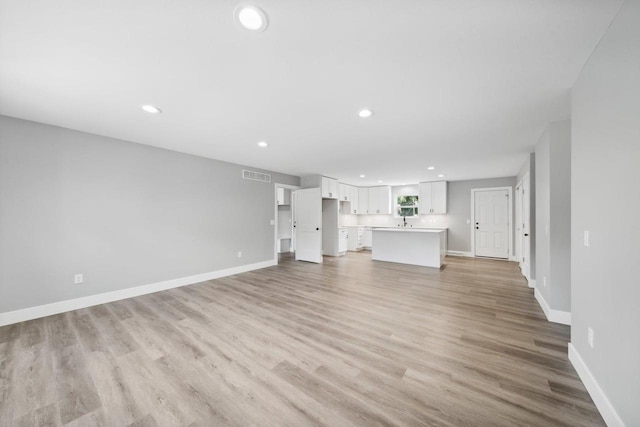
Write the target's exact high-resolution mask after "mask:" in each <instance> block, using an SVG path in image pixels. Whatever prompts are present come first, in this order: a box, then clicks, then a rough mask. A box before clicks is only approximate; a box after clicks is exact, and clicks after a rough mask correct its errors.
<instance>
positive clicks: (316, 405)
mask: <svg viewBox="0 0 640 427" xmlns="http://www.w3.org/2000/svg"><path fill="white" fill-rule="evenodd" d="M447 263H448V264H447V267H446V268H445V269H444V270H436V269H430V268H424V267H413V266H403V265H398V264H390V263H383V262H373V261H371V257H370V254H368V253H349V254H348V255H347V256H346V257H341V258H326V260H325V264H324V265H314V264H307V263H300V262H295V261H292V260H291V259H283V260H282V261H281V264H280V265H279V266H278V267H272V268H268V269H264V270H259V271H255V272H250V273H244V274H240V275H237V276H232V277H228V278H224V279H219V280H215V281H210V282H205V283H201V284H198V285H193V286H188V287H183V288H179V289H173V290H170V291H165V292H160V293H156V294H152V295H147V296H143V297H139V298H135V299H130V300H125V301H119V302H115V303H110V304H105V305H100V306H96V307H92V308H88V309H83V310H78V311H75V312H71V313H66V314H60V315H56V316H51V317H47V318H44V319H38V320H33V321H29V322H24V323H21V324H16V325H12V326H6V327H3V328H0V425H2V426H13V425H17V426H21V425H38V426H41V425H60V424H63V425H70V426H80V425H82V426H84V425H113V426H126V425H137V426H152V425H242V426H249V425H273V426H283V425H289V426H306V425H328V426H349V425H360V426H375V425H429V426H431V425H433V426H466V425H475V426H493V425H503V426H513V425H535V426H565V425H567V426H591V425H604V422H603V420H602V418H601V417H600V415H599V414H598V412H597V410H596V409H595V407H594V405H593V402H592V401H591V399H590V397H589V395H588V394H587V392H586V390H585V388H584V386H583V385H582V383H581V382H580V380H579V379H578V377H577V375H576V373H575V371H574V369H573V367H572V366H571V364H570V362H569V361H568V359H567V341H568V339H569V328H568V327H566V326H562V325H557V324H552V323H549V322H547V321H546V320H545V318H544V315H543V313H542V311H541V310H540V308H539V307H538V305H537V303H536V302H535V300H534V297H533V293H532V291H531V290H530V289H528V288H527V286H526V283H525V281H524V279H523V278H522V277H521V276H520V274H519V271H518V268H517V266H516V265H515V264H514V263H510V262H503V261H495V260H478V259H475V260H474V259H463V258H447Z"/></svg>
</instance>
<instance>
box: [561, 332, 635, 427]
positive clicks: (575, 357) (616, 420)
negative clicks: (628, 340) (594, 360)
mask: <svg viewBox="0 0 640 427" xmlns="http://www.w3.org/2000/svg"><path fill="white" fill-rule="evenodd" d="M569 361H571V363H572V364H573V367H574V368H575V369H576V372H577V373H578V376H579V377H580V379H581V380H582V382H583V383H584V386H585V387H586V388H587V391H588V392H589V395H590V396H591V398H592V399H593V403H595V405H596V408H598V411H600V415H602V418H604V422H605V423H607V426H609V427H625V425H624V423H623V422H622V419H621V418H620V416H619V415H618V413H617V412H616V410H615V408H614V407H613V405H612V404H611V402H610V401H609V399H608V398H607V395H606V394H604V391H602V389H601V388H600V384H598V381H596V379H595V377H594V376H593V374H592V373H591V371H590V370H589V368H588V367H587V365H586V364H585V363H584V360H582V357H580V354H579V353H578V351H577V350H576V348H575V347H574V346H573V344H571V343H569Z"/></svg>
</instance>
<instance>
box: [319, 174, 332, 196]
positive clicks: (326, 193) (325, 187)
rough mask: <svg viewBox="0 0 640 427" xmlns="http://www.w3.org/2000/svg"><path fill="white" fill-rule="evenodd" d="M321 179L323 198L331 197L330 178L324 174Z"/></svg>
mask: <svg viewBox="0 0 640 427" xmlns="http://www.w3.org/2000/svg"><path fill="white" fill-rule="evenodd" d="M320 181H321V187H320V189H321V190H322V198H323V199H328V198H329V191H330V190H329V178H325V177H324V176H323V177H322V178H320Z"/></svg>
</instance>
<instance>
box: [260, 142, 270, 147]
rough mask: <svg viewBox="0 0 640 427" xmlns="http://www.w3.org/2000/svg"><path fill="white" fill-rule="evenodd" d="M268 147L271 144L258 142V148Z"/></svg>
mask: <svg viewBox="0 0 640 427" xmlns="http://www.w3.org/2000/svg"><path fill="white" fill-rule="evenodd" d="M267 145H269V144H267V143H266V142H264V141H260V142H258V147H263V148H264V147H266V146H267Z"/></svg>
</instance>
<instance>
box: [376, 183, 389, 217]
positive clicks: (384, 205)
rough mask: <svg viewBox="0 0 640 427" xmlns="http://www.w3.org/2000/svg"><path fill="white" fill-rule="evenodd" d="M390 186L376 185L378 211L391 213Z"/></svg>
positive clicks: (386, 213) (385, 213)
mask: <svg viewBox="0 0 640 427" xmlns="http://www.w3.org/2000/svg"><path fill="white" fill-rule="evenodd" d="M391 209H392V208H391V187H389V186H384V187H378V209H377V211H378V213H380V214H384V215H391Z"/></svg>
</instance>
